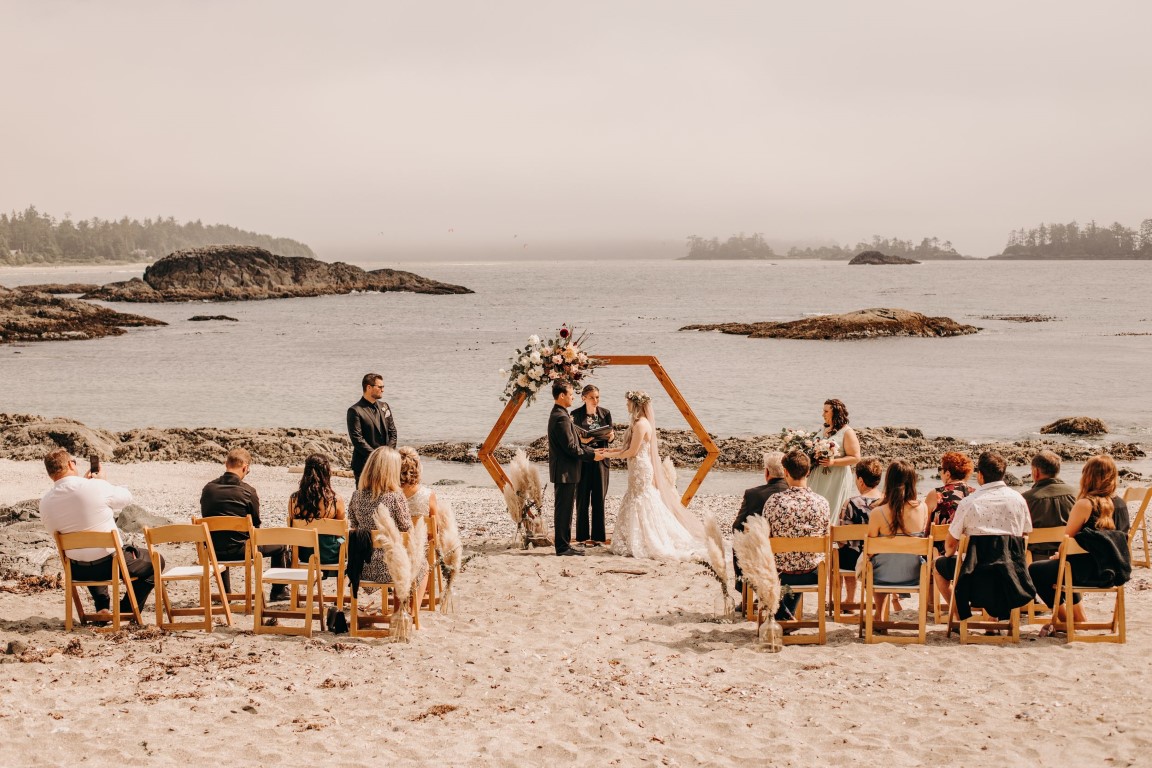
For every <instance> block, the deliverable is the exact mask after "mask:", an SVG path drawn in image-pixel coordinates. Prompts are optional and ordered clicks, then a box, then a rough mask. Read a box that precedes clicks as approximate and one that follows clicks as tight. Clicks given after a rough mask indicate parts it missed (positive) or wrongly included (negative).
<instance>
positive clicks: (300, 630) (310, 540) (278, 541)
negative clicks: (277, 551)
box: [252, 528, 324, 637]
mask: <svg viewBox="0 0 1152 768" xmlns="http://www.w3.org/2000/svg"><path fill="white" fill-rule="evenodd" d="M263 546H283V547H308V548H310V549H311V550H312V556H311V557H310V558H309V559H308V563H307V565H306V566H305V567H303V568H269V569H268V570H267V571H265V570H264V558H263V557H262V556H261V554H260V547H263ZM252 549H253V551H254V552H255V553H256V557H255V561H254V563H253V573H254V575H255V577H256V578H255V584H254V585H253V591H254V592H255V593H256V609H255V612H254V614H253V623H252V631H253V632H255V633H256V634H258V635H260V634H273V635H302V636H304V637H312V622H313V620H318V621H320V623H321V627H323V622H324V612H323V611H322V610H320V609H318V608H317V605H321V606H322V605H323V604H324V583H323V580H322V573H321V571H320V540H319V537H318V536H317V535H316V531H315V530H314V529H311V528H255V529H253V531H252ZM265 583H269V584H285V585H289V586H296V587H301V586H303V587H304V589H305V598H304V603H303V604H302V605H296V604H290V605H289V607H288V608H287V609H279V610H269V609H268V608H266V607H265V606H264V584H265ZM317 595H318V596H319V599H318V600H317V597H316V596H317ZM265 618H274V619H297V620H302V621H303V626H299V627H289V626H282V625H280V624H279V623H277V624H275V625H272V626H268V625H265V623H264V619H265Z"/></svg>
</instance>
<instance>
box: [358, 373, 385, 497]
mask: <svg viewBox="0 0 1152 768" xmlns="http://www.w3.org/2000/svg"><path fill="white" fill-rule="evenodd" d="M361 385H362V386H363V387H364V396H363V397H361V398H360V399H359V400H357V401H356V402H355V403H354V404H353V405H352V406H351V407H350V408H349V409H348V438H349V439H350V440H351V441H352V474H354V475H355V476H356V486H357V487H359V486H360V473H361V472H363V471H364V464H365V463H366V462H367V461H368V456H369V455H370V454H371V453H372V451H374V450H376V449H377V448H380V447H381V446H385V445H386V446H388V447H389V448H395V447H396V422H395V421H393V419H392V409H391V408H389V407H388V403H386V402H384V400H383V397H384V377H383V376H381V375H380V374H378V373H366V374H364V378H363V380H362V381H361Z"/></svg>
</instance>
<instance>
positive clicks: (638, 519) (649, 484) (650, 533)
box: [611, 436, 706, 560]
mask: <svg viewBox="0 0 1152 768" xmlns="http://www.w3.org/2000/svg"><path fill="white" fill-rule="evenodd" d="M650 441H651V438H650V437H648V436H645V438H644V442H643V443H641V444H640V450H639V451H638V452H637V454H636V455H635V456H634V457H632V458H630V459H628V490H626V491H625V492H624V499H623V500H622V501H621V502H620V512H619V514H617V515H616V530H615V531H614V532H613V533H612V549H611V551H612V554H614V555H623V556H624V557H642V558H651V559H654V560H699V559H701V558H703V557H705V549H706V548H705V544H704V541H703V539H702V537H698V536H696V535H694V534H693V533H692V532H691V531H690V530H689V529H688V527H686V525H685V523H683V522H681V520H680V519H679V517H678V516H677V514H676V513H674V512H673V511H672V510H671V509H669V507H668V504H667V503H666V502H665V500H664V498H663V495H662V494H661V492H660V489H659V488H658V487H657V486H656V482H657V481H656V476H655V472H654V468H653V466H652V454H653V453H655V452H654V451H652V450H651V449H650V445H649V443H650ZM657 455H659V454H657ZM659 471H661V472H663V471H664V470H663V468H662V467H661V468H660V470H659Z"/></svg>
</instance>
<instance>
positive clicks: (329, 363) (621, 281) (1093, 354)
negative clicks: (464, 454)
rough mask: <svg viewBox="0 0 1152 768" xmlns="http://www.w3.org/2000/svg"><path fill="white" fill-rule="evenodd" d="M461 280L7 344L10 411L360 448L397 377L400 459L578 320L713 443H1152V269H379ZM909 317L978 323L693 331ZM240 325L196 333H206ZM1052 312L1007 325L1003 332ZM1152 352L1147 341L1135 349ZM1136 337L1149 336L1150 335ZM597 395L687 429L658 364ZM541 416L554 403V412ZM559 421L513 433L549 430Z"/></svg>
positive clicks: (612, 264) (173, 308) (465, 421)
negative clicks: (1103, 428)
mask: <svg viewBox="0 0 1152 768" xmlns="http://www.w3.org/2000/svg"><path fill="white" fill-rule="evenodd" d="M362 266H364V267H366V268H369V269H371V268H375V267H378V266H396V267H399V268H401V269H409V270H412V271H415V272H418V273H420V274H423V275H426V276H428V277H432V278H435V279H438V280H444V281H448V282H453V283H459V284H462V285H466V286H468V287H469V288H472V289H473V290H475V291H476V293H475V294H472V295H467V296H420V295H412V294H399V293H391V294H361V295H351V296H330V297H321V298H310V299H285V300H277V301H256V302H237V303H224V304H199V303H198V304H195V305H193V304H166V305H165V304H155V305H145V304H140V305H128V304H119V305H109V306H113V307H114V308H116V309H119V310H123V311H129V312H138V313H140V314H145V315H150V316H152V317H156V318H159V319H161V320H164V321H166V322H168V323H169V325H168V326H167V327H164V328H148V329H138V330H131V331H129V332H128V334H127V335H125V336H121V337H117V338H108V339H100V340H94V341H79V342H51V343H40V344H25V345H20V346H4V347H0V410H2V411H6V412H10V413H13V412H14V413H38V414H43V415H60V416H68V417H72V418H76V419H79V420H81V421H84V422H86V423H88V424H90V425H94V426H102V427H108V428H112V429H124V428H129V427H138V426H302V427H326V428H330V429H336V430H342V429H343V428H344V411H345V409H346V408H347V407H348V405H349V404H351V403H352V402H354V401H355V400H356V399H357V398H358V397H359V396H360V377H361V375H362V374H364V373H365V372H367V371H378V372H380V373H382V374H384V377H385V384H386V388H387V389H386V395H385V398H386V399H387V400H388V402H389V403H390V404H391V406H392V409H393V410H394V411H395V413H396V421H397V425H398V428H399V431H400V435H401V440H402V441H403V442H408V441H411V442H426V441H432V440H471V441H480V440H482V439H483V438H484V437H485V435H486V434H487V433H488V431H489V429H490V428H491V426H492V424H493V423H494V422H495V420H496V418H497V416H498V415H499V414H500V411H501V409H502V407H503V405H502V403H500V402H499V394H500V392H501V390H502V388H503V384H504V382H503V380H502V378H501V377H500V376H499V374H498V373H497V371H498V369H500V368H501V367H503V366H505V365H506V364H507V362H508V358H509V356H510V355H511V353H512V351H513V350H514V348H515V347H517V346H519V345H522V344H523V343H524V340H525V339H526V338H527V337H528V336H529V335H530V334H533V333H539V334H541V335H544V334H549V333H551V332H553V331H555V329H557V328H559V326H560V324H561V323H565V322H566V323H568V324H569V326H576V327H577V328H580V329H588V330H590V331H592V333H593V337H592V339H591V342H590V347H589V348H590V350H591V351H592V352H593V353H605V354H606V353H612V354H645V355H656V356H658V357H659V358H660V360H661V362H663V364H664V366H665V367H666V368H667V370H668V371H669V373H670V374H671V376H672V378H673V379H674V380H675V382H676V384H677V385H678V386H679V387H680V389H681V391H682V392H683V393H684V395H685V397H686V398H687V399H688V401H689V403H690V404H691V405H692V407H693V409H694V410H695V412H696V414H697V416H699V418H700V419H701V421H702V422H703V423H704V425H705V426H706V427H707V429H708V430H709V431H710V432H712V433H714V434H716V435H720V436H726V435H748V434H757V433H767V432H774V431H777V430H779V429H780V428H781V427H784V426H796V427H808V428H813V427H815V426H816V425H817V424H818V422H819V419H820V410H821V404H822V402H823V401H824V399H825V398H828V397H838V398H840V399H842V400H844V401H845V402H846V403H847V405H848V408H849V411H850V416H851V420H852V424H853V425H856V426H878V425H910V426H916V427H920V428H922V429H923V430H924V431H925V432H926V433H928V434H930V435H940V434H942V435H952V436H955V437H960V438H968V439H980V438H1005V439H1019V438H1025V437H1029V436H1034V435H1036V434H1037V433H1038V431H1039V428H1040V427H1041V425H1043V424H1045V423H1047V422H1049V421H1051V420H1053V419H1055V418H1058V417H1061V416H1069V415H1081V414H1082V415H1090V416H1097V417H1100V418H1103V419H1104V420H1105V421H1106V422H1108V423H1109V425H1110V426H1111V427H1112V430H1113V433H1114V435H1113V438H1114V439H1119V438H1130V439H1134V440H1144V441H1152V398H1150V397H1149V394H1150V384H1152V303H1150V302H1149V300H1148V288H1149V286H1152V265H1150V264H1149V263H1148V262H1096V263H1094V262H1072V263H1056V262H1047V263H1043V262H1042V263H1022V262H1017V263H1005V262H998V263H997V262H993V263H988V262H959V263H955V262H954V263H935V264H933V263H928V264H922V265H919V266H912V267H849V266H847V265H846V264H844V263H826V262H810V261H805V262H779V263H767V262H717V263H701V262H682V261H611V260H604V261H565V262H560V263H545V262H516V263H511V262H494V263H443V262H439V263H420V264H395V263H391V264H387V265H385V264H372V263H364V264H362ZM142 271H143V270H142V267H80V268H54V269H45V268H40V269H33V268H5V269H0V284H3V285H19V284H28V283H38V282H72V281H83V282H107V281H111V280H123V279H127V278H128V277H132V276H136V275H140V274H142ZM864 307H901V308H905V309H910V310H915V311H918V312H924V313H927V314H932V315H946V316H948V317H951V318H954V319H956V320H958V321H961V322H966V323H971V324H974V325H978V326H981V327H983V329H984V330H983V331H982V332H981V333H979V334H977V335H974V336H965V337H959V338H951V339H881V340H874V341H857V342H810V341H788V340H758V339H747V338H742V337H736V336H725V335H721V334H716V333H695V332H691V333H682V332H678V331H677V328H679V327H680V326H682V325H686V324H688V323H701V322H720V321H755V320H786V319H794V318H798V317H801V316H805V315H811V314H817V313H827V312H845V311H850V310H854V309H861V308H864ZM201 313H210V314H227V315H231V316H233V317H236V318H238V319H239V320H240V322H238V323H229V322H212V323H192V322H188V318H189V317H191V316H192V315H195V314H201ZM998 314H1045V315H1054V316H1055V318H1056V319H1055V320H1054V321H1052V322H1043V323H1012V322H1006V321H1003V320H995V319H992V320H988V319H983V316H985V315H998ZM1118 334H1137V335H1118ZM1141 334H1142V335H1141ZM594 381H595V382H596V383H597V384H599V386H600V387H601V389H602V391H603V395H604V404H605V405H606V406H607V407H609V408H610V409H611V410H612V411H613V413H614V415H615V416H616V417H617V419H621V420H622V419H623V417H624V415H625V410H624V407H623V392H624V391H625V390H628V389H634V388H646V389H648V390H649V391H650V392H652V393H653V394H654V395H655V402H656V416H657V422H658V423H659V424H660V425H661V426H665V427H684V426H685V423H684V420H683V419H682V418H681V417H680V415H679V413H678V412H677V411H676V410H675V409H674V408H673V407H672V406H671V403H670V402H669V401H668V399H667V398H666V397H665V396H663V393H662V391H661V390H660V388H659V385H658V384H657V382H656V381H655V379H654V378H653V377H652V375H651V374H650V373H649V372H648V371H647V369H643V368H631V367H623V368H608V369H602V370H601V371H600V372H599V373H598V374H597V375H596V377H595V379H594ZM545 400H547V397H545ZM547 412H548V407H547V405H546V402H537V403H536V404H535V405H533V406H532V407H530V408H528V409H526V410H522V411H521V413H520V415H519V417H518V418H517V420H516V422H515V424H514V425H513V428H512V429H511V430H510V432H509V435H510V436H511V438H512V439H531V438H535V437H537V436H539V435H541V434H543V433H544V426H545V421H546V419H547Z"/></svg>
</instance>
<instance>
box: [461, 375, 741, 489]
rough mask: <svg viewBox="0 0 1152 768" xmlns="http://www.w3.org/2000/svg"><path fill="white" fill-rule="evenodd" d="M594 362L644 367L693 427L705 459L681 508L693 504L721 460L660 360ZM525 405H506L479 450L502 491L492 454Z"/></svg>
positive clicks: (520, 400) (504, 480)
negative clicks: (702, 447)
mask: <svg viewBox="0 0 1152 768" xmlns="http://www.w3.org/2000/svg"><path fill="white" fill-rule="evenodd" d="M596 359H597V360H599V361H600V362H601V364H602V365H646V366H648V367H649V368H650V369H651V370H652V374H653V375H654V376H655V377H656V380H657V381H659V382H660V384H661V386H663V387H664V391H665V392H667V393H668V396H669V397H670V398H672V402H673V403H674V404H675V405H676V408H677V409H678V410H679V411H680V414H681V415H682V416H683V417H684V420H685V421H687V422H688V425H689V426H690V427H692V432H693V433H694V434H695V435H696V438H697V439H698V440H699V441H700V444H701V445H703V446H704V449H705V450H706V451H707V452H708V455H707V456H705V457H704V461H703V462H702V463H701V464H700V467H699V468H698V469H697V470H696V475H695V476H694V477H693V478H692V482H691V483H689V484H688V488H687V490H685V491H684V496H683V497H682V499H681V501H682V502H683V504H684V506H688V503H689V502H690V501H692V497H693V496H695V495H696V491H697V490H699V488H700V484H701V483H703V482H704V477H705V476H706V475H707V474H708V471H709V470H710V469H712V465H713V464H715V463H716V460H717V459H719V458H720V448H719V447H718V446H717V445H716V443H715V441H713V440H712V437H711V436H710V435H709V434H708V431H707V430H705V429H704V425H703V424H701V423H700V419H698V418H696V414H695V413H693V412H692V407H691V406H690V405H688V401H687V400H685V399H684V395H682V394H680V390H679V389H678V388H677V387H676V384H675V383H674V382H673V381H672V377H671V376H669V375H668V371H666V370H664V366H662V365H661V364H660V360H658V359H657V358H656V357H654V356H652V355H596ZM523 404H524V396H523V395H516V396H515V397H513V398H512V399H511V400H509V401H508V405H506V406H505V407H504V412H503V413H501V414H500V418H499V419H497V420H496V424H495V425H494V426H493V427H492V431H491V432H489V433H488V438H487V439H486V440H485V441H484V444H483V445H481V446H480V450H479V451H478V452H477V456H478V457H479V458H480V463H481V464H483V465H484V468H485V469H487V470H488V474H489V475H491V476H492V479H493V480H494V481H495V483H496V487H497V488H501V489H503V488H504V486H505V485H507V484H508V482H509V480H508V475H506V474H504V468H503V467H501V466H500V462H498V461H496V457H495V456H493V452H494V451H495V450H496V447H497V446H498V445H500V441H501V440H502V439H503V438H504V433H505V432H507V431H508V427H510V426H511V425H512V422H513V420H514V419H515V418H516V414H517V413H519V411H520V406H521V405H523Z"/></svg>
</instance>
